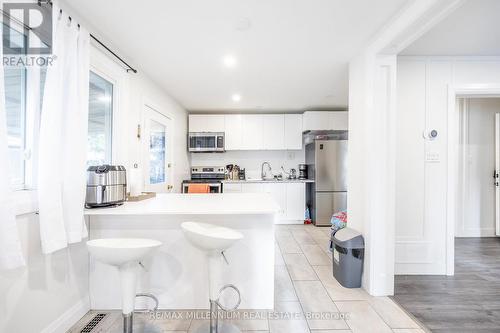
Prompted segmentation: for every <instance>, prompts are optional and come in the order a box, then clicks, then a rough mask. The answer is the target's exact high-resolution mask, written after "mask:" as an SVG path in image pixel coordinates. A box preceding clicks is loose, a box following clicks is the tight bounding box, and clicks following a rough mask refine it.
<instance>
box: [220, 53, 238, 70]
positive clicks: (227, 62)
mask: <svg viewBox="0 0 500 333" xmlns="http://www.w3.org/2000/svg"><path fill="white" fill-rule="evenodd" d="M222 62H223V63H224V66H226V67H229V68H232V67H234V66H236V64H237V63H238V61H237V60H236V58H235V56H233V55H232V54H227V55H225V56H224V58H223V59H222Z"/></svg>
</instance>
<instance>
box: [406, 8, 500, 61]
mask: <svg viewBox="0 0 500 333" xmlns="http://www.w3.org/2000/svg"><path fill="white" fill-rule="evenodd" d="M402 54H403V55H448V56H459V55H464V56H466V55H476V56H477V55H483V56H492V55H500V1H499V0H467V1H466V2H465V3H464V5H463V6H461V7H459V8H458V9H457V10H456V11H455V12H453V13H451V15H450V16H448V17H447V18H445V19H444V20H443V21H442V22H440V23H439V24H438V25H436V26H435V27H434V28H433V29H431V30H430V31H429V32H427V33H426V34H425V35H424V36H422V37H421V38H420V39H418V40H417V41H415V42H414V43H413V44H412V45H410V46H409V47H408V48H406V49H405V50H404V51H403V52H402Z"/></svg>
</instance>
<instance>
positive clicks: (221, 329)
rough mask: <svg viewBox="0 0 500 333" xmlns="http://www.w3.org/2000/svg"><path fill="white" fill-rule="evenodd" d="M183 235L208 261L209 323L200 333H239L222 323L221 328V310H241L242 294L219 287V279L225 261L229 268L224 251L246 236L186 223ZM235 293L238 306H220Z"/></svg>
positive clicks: (214, 227)
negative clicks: (228, 294)
mask: <svg viewBox="0 0 500 333" xmlns="http://www.w3.org/2000/svg"><path fill="white" fill-rule="evenodd" d="M181 227H182V230H183V231H184V235H185V236H186V238H187V239H188V240H189V242H190V243H191V244H192V245H193V246H195V247H196V248H198V249H200V250H201V251H203V252H205V255H206V257H207V261H208V294H209V301H210V323H209V324H208V326H207V325H202V326H201V327H200V328H199V329H198V330H197V332H198V333H201V332H210V333H235V332H240V330H239V329H238V328H237V327H236V326H235V325H232V324H229V323H222V324H220V325H219V322H218V317H219V316H218V309H219V308H221V309H222V310H224V311H226V312H227V311H234V310H236V309H237V308H238V306H239V305H240V302H241V297H240V292H239V290H238V289H237V288H236V287H235V286H234V285H232V284H228V285H225V286H222V288H220V286H218V285H217V280H218V275H219V274H220V273H221V271H222V268H221V265H222V262H223V260H224V261H225V262H226V264H229V263H228V261H227V259H226V257H225V256H224V251H225V250H227V249H228V248H230V247H231V246H233V245H234V243H236V242H237V241H239V240H241V239H243V234H241V233H240V232H238V231H236V230H233V229H229V228H224V227H220V226H217V225H213V224H208V223H198V222H184V223H182V224H181ZM228 288H230V289H233V290H234V291H235V292H236V293H237V294H238V301H237V303H236V305H235V306H234V307H233V308H231V309H228V308H225V307H224V306H223V305H221V304H220V302H219V297H220V295H221V294H222V293H223V291H224V290H226V289H228Z"/></svg>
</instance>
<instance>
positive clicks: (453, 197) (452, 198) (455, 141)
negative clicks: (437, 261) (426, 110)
mask: <svg viewBox="0 0 500 333" xmlns="http://www.w3.org/2000/svg"><path fill="white" fill-rule="evenodd" d="M467 97H470V98H474V97H476V98H478V97H500V85H494V84H482V85H458V86H455V85H451V84H450V85H448V145H447V153H448V177H447V184H448V186H447V196H446V197H447V205H446V275H454V274H455V221H456V217H457V209H458V207H460V203H461V199H462V198H461V197H459V196H458V195H457V192H456V191H457V188H458V185H459V182H460V179H459V172H458V166H459V165H460V163H461V161H460V154H459V144H460V141H459V140H460V115H459V111H460V109H459V108H458V107H457V98H467Z"/></svg>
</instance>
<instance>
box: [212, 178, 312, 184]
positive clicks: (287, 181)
mask: <svg viewBox="0 0 500 333" xmlns="http://www.w3.org/2000/svg"><path fill="white" fill-rule="evenodd" d="M222 182H223V183H228V184H238V183H242V184H245V183H314V180H313V179H283V180H274V179H271V180H262V179H251V178H250V179H246V180H223V181H222Z"/></svg>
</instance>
